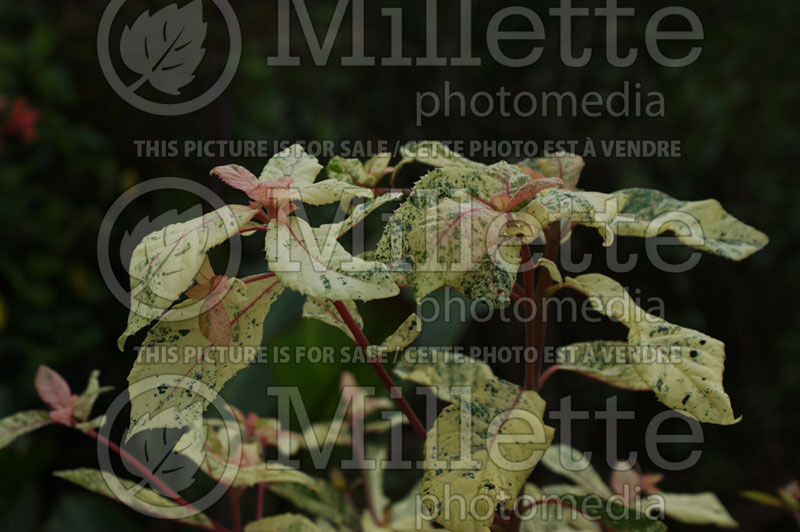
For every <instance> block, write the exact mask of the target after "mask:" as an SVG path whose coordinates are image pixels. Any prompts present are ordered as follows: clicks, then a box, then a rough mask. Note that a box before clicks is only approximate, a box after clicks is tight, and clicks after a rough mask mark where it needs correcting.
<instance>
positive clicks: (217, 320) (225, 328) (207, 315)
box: [198, 297, 231, 345]
mask: <svg viewBox="0 0 800 532" xmlns="http://www.w3.org/2000/svg"><path fill="white" fill-rule="evenodd" d="M207 305H208V306H209V307H210V308H209V309H208V310H207V311H205V312H203V313H202V314H200V317H199V318H198V319H199V324H200V334H202V335H203V337H205V338H206V339H207V340H208V341H209V342H211V343H212V344H213V345H228V344H230V341H231V320H230V318H229V317H228V312H227V311H226V310H225V306H224V305H223V304H222V303H220V302H219V299H218V298H216V297H211V298H209V300H208V303H207ZM205 306H206V305H204V307H205Z"/></svg>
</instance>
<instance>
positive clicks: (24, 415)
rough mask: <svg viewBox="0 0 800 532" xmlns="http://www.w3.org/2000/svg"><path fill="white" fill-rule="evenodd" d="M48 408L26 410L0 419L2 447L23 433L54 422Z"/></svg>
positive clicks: (0, 445)
mask: <svg viewBox="0 0 800 532" xmlns="http://www.w3.org/2000/svg"><path fill="white" fill-rule="evenodd" d="M52 422H53V420H52V419H50V414H49V413H48V412H47V410H26V411H24V412H17V413H16V414H11V415H10V416H8V417H4V418H3V419H0V449H2V448H3V447H5V446H6V445H8V444H9V443H11V442H12V441H14V440H16V439H17V438H19V437H20V436H22V435H23V434H27V433H29V432H33V431H34V430H36V429H39V428H42V427H44V426H46V425H49V424H50V423H52Z"/></svg>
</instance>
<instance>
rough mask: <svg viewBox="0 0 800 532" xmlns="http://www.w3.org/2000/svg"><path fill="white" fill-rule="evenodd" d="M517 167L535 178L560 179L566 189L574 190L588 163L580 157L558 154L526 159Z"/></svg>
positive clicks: (564, 153) (563, 153)
mask: <svg viewBox="0 0 800 532" xmlns="http://www.w3.org/2000/svg"><path fill="white" fill-rule="evenodd" d="M517 165H518V166H520V167H522V168H523V169H526V170H528V171H529V172H530V174H531V176H533V177H558V178H560V179H561V180H562V181H564V187H565V188H567V189H574V188H575V187H576V186H577V185H578V180H579V179H580V178H581V171H583V167H584V166H585V165H586V163H584V162H583V157H581V156H579V155H574V154H572V153H566V152H558V153H556V154H553V155H550V156H547V157H539V158H536V159H525V160H522V161H520V162H518V163H517Z"/></svg>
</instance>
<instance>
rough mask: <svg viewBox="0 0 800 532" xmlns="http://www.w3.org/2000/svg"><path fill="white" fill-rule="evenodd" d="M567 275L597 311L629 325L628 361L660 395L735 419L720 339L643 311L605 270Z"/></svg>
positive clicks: (709, 419)
mask: <svg viewBox="0 0 800 532" xmlns="http://www.w3.org/2000/svg"><path fill="white" fill-rule="evenodd" d="M567 281H568V282H571V283H573V284H575V285H577V286H579V287H580V288H581V289H582V290H583V291H584V292H585V293H587V294H588V295H589V301H590V302H591V304H592V307H593V308H594V309H595V310H596V311H597V312H600V313H601V314H605V315H606V316H609V317H611V318H614V319H616V320H619V321H621V322H622V323H624V324H625V325H626V326H628V327H629V328H630V330H629V331H628V344H629V345H630V346H631V349H630V351H629V356H630V362H631V364H633V367H634V369H635V370H636V372H637V373H638V374H639V376H640V377H641V378H642V380H643V381H644V382H645V383H647V385H648V386H649V387H650V389H651V390H652V391H653V392H654V393H655V394H656V397H657V398H658V400H659V401H661V402H662V403H664V404H665V405H667V406H668V407H670V408H672V409H674V410H678V411H680V412H683V413H685V414H688V415H690V416H692V417H694V418H696V419H698V420H699V421H702V422H706V423H717V424H721V425H730V424H733V423H736V422H737V421H738V419H735V418H734V417H733V409H732V408H731V400H730V397H728V394H726V393H725V390H724V389H723V386H722V373H723V370H724V362H725V344H723V343H722V342H720V341H719V340H717V339H715V338H712V337H710V336H708V335H706V334H703V333H701V332H699V331H695V330H693V329H689V328H686V327H681V326H679V325H674V324H672V323H669V322H667V321H665V320H663V319H661V318H659V317H658V316H654V315H652V314H648V313H647V312H645V310H644V309H642V308H641V307H639V306H638V305H637V304H636V303H635V302H634V300H633V298H632V297H630V295H629V294H628V292H627V291H626V290H625V289H624V288H623V287H622V285H620V284H619V283H618V282H616V281H615V280H613V279H611V278H610V277H606V276H605V275H601V274H586V275H581V276H578V277H576V278H574V279H569V278H568V279H567Z"/></svg>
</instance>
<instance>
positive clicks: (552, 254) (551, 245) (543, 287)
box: [534, 222, 561, 391]
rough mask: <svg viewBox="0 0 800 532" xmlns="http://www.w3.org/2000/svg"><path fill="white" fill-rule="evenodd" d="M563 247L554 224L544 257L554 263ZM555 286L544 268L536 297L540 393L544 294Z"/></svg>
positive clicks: (545, 321)
mask: <svg viewBox="0 0 800 532" xmlns="http://www.w3.org/2000/svg"><path fill="white" fill-rule="evenodd" d="M560 246H561V231H560V226H559V223H558V222H555V223H553V224H552V225H551V226H550V234H549V236H548V237H547V245H546V246H545V250H544V257H545V258H546V259H549V260H551V261H554V262H555V260H556V259H557V258H558V248H559V247H560ZM551 284H553V279H552V278H551V277H550V272H548V271H547V268H542V271H541V273H539V282H538V283H537V285H536V295H537V296H538V297H539V300H538V301H537V302H536V307H537V308H538V309H539V313H538V314H537V315H536V319H535V323H536V333H535V334H536V354H537V356H536V376H537V381H536V386H535V388H534V389H535V390H536V391H539V390H540V389H541V388H542V382H541V379H540V376H541V374H542V363H543V362H544V356H543V355H544V353H543V352H542V351H543V350H544V337H545V334H546V333H547V320H546V318H545V314H546V312H545V305H546V304H547V301H546V300H545V298H544V294H545V292H546V291H547V289H548V288H550V285H551Z"/></svg>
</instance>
